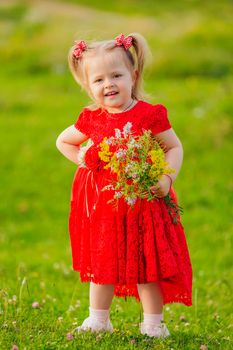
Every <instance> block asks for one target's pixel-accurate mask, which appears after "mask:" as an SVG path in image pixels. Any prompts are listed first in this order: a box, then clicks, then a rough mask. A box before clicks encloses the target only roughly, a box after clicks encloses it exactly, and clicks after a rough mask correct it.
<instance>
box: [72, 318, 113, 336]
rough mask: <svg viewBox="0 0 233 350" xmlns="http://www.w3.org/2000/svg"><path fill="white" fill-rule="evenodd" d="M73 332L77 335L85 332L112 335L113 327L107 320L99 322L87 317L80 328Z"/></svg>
mask: <svg viewBox="0 0 233 350" xmlns="http://www.w3.org/2000/svg"><path fill="white" fill-rule="evenodd" d="M75 331H76V332H78V333H82V332H85V331H91V332H110V333H112V332H113V326H112V323H111V322H110V319H109V318H108V319H107V321H99V320H96V319H94V318H91V317H90V316H89V317H88V318H86V319H85V320H84V321H83V323H82V325H81V326H79V327H77V328H75Z"/></svg>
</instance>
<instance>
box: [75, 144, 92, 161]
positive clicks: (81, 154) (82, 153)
mask: <svg viewBox="0 0 233 350" xmlns="http://www.w3.org/2000/svg"><path fill="white" fill-rule="evenodd" d="M92 145H93V142H92V140H88V142H87V144H86V146H81V147H80V148H79V150H78V154H77V159H78V165H79V166H85V155H86V152H87V150H88V149H89V148H90V147H91V146H92Z"/></svg>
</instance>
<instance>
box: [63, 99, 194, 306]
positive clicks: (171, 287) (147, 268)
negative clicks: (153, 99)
mask: <svg viewBox="0 0 233 350" xmlns="http://www.w3.org/2000/svg"><path fill="white" fill-rule="evenodd" d="M127 122H131V123H132V125H133V126H132V131H133V132H138V133H140V132H141V131H142V130H143V129H150V130H151V131H152V132H153V133H154V134H157V133H159V132H162V131H165V130H167V129H169V128H171V125H170V123H169V120H168V118H167V110H166V108H165V107H164V106H163V105H159V104H157V105H151V104H149V103H147V102H144V101H138V102H137V104H136V105H135V106H134V107H133V108H132V109H130V110H128V111H126V112H121V113H114V114H109V113H107V112H106V111H101V110H100V109H97V110H95V111H91V110H89V109H88V108H84V109H83V111H82V112H81V114H80V115H79V118H78V120H77V121H76V123H75V127H76V128H77V129H78V130H79V131H81V132H82V133H84V134H86V135H87V136H89V138H91V139H92V141H93V142H94V144H93V145H92V146H91V148H89V150H88V151H87V153H86V156H85V162H86V167H79V168H78V169H77V171H76V173H75V176H74V180H73V184H72V191H71V210H70V216H69V232H70V241H71V249H72V258H73V269H74V270H76V271H79V272H80V279H81V281H82V282H87V281H92V282H94V283H99V284H114V285H115V290H114V294H115V295H116V296H119V297H120V296H124V297H126V296H134V297H135V298H136V299H137V300H138V301H139V300H140V297H139V294H138V291H137V284H139V283H148V282H155V281H156V282H158V283H159V285H160V287H161V290H162V294H163V300H164V304H166V303H172V302H178V303H183V304H185V305H188V306H189V305H192V267H191V262H190V256H189V252H188V247H187V243H186V238H185V234H184V229H183V226H182V224H181V222H180V218H179V220H178V222H177V223H176V224H174V223H173V221H172V218H171V216H170V214H169V213H168V210H167V204H166V203H165V202H164V200H163V199H162V198H160V199H158V200H154V201H150V202H148V201H147V200H146V199H143V200H137V202H136V204H135V207H134V209H132V208H131V207H130V206H129V205H128V204H127V203H126V202H125V201H124V200H123V198H120V200H119V205H118V209H117V210H116V209H115V208H114V206H113V205H112V204H108V203H107V202H108V200H110V199H112V197H113V193H112V191H109V190H107V191H101V188H103V187H104V186H105V185H107V184H109V179H110V178H111V176H112V175H111V173H110V170H109V169H108V170H105V169H103V164H102V162H101V161H100V159H99V157H98V151H97V145H98V143H99V142H100V141H101V140H102V139H103V137H104V136H112V135H115V130H114V129H115V128H119V129H121V130H122V128H123V126H124V125H125V124H126V123H127ZM170 195H171V196H172V197H173V198H174V199H175V200H176V201H177V198H176V194H175V192H174V189H173V188H172V189H171V191H170Z"/></svg>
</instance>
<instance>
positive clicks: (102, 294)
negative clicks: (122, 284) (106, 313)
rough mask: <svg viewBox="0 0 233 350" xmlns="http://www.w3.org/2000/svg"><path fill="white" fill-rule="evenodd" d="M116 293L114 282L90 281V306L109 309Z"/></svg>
mask: <svg viewBox="0 0 233 350" xmlns="http://www.w3.org/2000/svg"><path fill="white" fill-rule="evenodd" d="M113 294H114V285H113V284H96V283H93V282H90V290H89V297H90V307H91V308H93V309H102V310H103V309H104V310H108V309H109V308H110V306H111V303H112V298H113Z"/></svg>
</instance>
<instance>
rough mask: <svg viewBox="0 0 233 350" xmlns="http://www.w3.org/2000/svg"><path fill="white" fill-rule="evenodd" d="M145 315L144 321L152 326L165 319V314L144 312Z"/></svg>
mask: <svg viewBox="0 0 233 350" xmlns="http://www.w3.org/2000/svg"><path fill="white" fill-rule="evenodd" d="M143 315H144V323H145V324H149V325H152V326H154V325H158V324H160V323H161V321H162V320H163V314H146V313H145V312H144V313H143Z"/></svg>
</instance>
